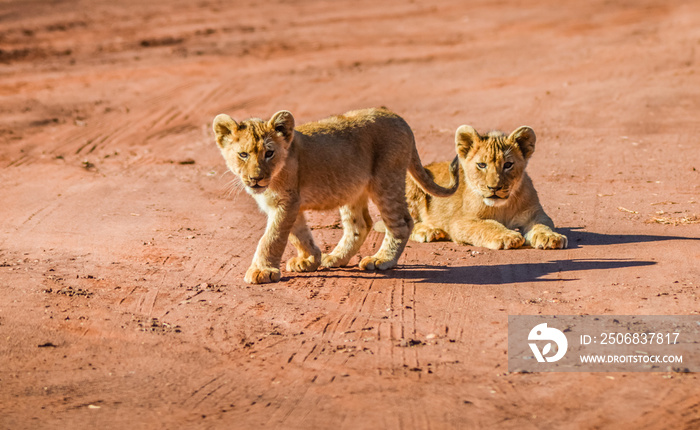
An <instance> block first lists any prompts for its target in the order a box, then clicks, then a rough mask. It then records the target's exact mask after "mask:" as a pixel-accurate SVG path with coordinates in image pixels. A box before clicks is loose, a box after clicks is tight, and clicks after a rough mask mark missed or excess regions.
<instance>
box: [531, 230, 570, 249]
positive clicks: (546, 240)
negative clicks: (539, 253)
mask: <svg viewBox="0 0 700 430" xmlns="http://www.w3.org/2000/svg"><path fill="white" fill-rule="evenodd" d="M567 244H568V240H567V238H566V236H564V235H563V234H559V233H556V232H553V231H548V232H541V233H535V234H534V235H532V239H530V245H531V246H532V247H533V248H537V249H563V248H566V246H567Z"/></svg>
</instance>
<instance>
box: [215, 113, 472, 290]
mask: <svg viewBox="0 0 700 430" xmlns="http://www.w3.org/2000/svg"><path fill="white" fill-rule="evenodd" d="M214 132H215V133H216V142H217V144H218V145H219V148H220V149H221V153H222V155H223V156H224V159H225V160H226V164H227V166H228V167H229V169H231V171H232V172H233V173H235V174H236V175H238V177H239V178H240V180H241V182H242V183H243V184H244V185H245V190H246V191H247V192H248V193H249V194H251V195H252V196H253V198H255V200H256V202H257V203H258V206H260V208H261V209H262V210H263V211H264V212H265V213H267V217H268V220H267V228H266V230H265V234H264V235H263V237H262V239H260V242H259V243H258V248H257V250H256V251H255V256H254V257H253V263H252V264H251V266H250V268H249V269H248V271H247V272H246V274H245V281H246V282H248V283H252V284H259V283H266V282H277V281H279V279H280V270H279V265H280V260H281V259H282V254H283V252H284V248H285V246H286V244H287V238H289V240H290V241H291V243H292V245H294V247H295V248H296V249H297V253H298V255H297V256H296V257H294V258H291V259H290V260H289V261H287V270H288V271H294V272H308V271H313V270H316V269H317V268H318V267H319V266H320V265H321V266H324V267H340V266H345V265H346V264H347V263H348V261H349V260H350V258H351V257H352V256H353V255H355V254H356V253H357V251H358V250H359V248H360V246H361V245H362V243H363V242H364V240H365V238H366V237H367V233H368V232H369V229H370V228H371V226H372V220H371V218H370V216H369V211H368V210H367V201H368V199H369V198H371V199H372V201H373V202H374V203H375V204H376V205H377V207H378V208H379V211H380V212H381V216H382V219H383V221H384V223H385V224H386V226H387V227H388V228H387V230H388V232H387V234H386V236H385V237H384V241H383V242H382V246H381V248H380V249H379V251H377V253H376V254H375V255H373V256H371V257H364V258H363V259H362V260H361V261H360V268H361V269H366V270H374V269H380V270H384V269H389V268H391V267H394V266H395V265H396V262H397V260H398V259H399V256H401V253H402V252H403V249H404V247H405V246H406V242H407V240H408V237H409V235H410V234H411V230H412V229H413V220H412V219H411V215H410V214H409V212H408V207H407V204H406V198H405V190H406V182H405V178H406V172H407V171H408V172H410V173H411V175H412V176H413V178H414V179H415V181H416V182H415V185H414V186H415V187H420V189H421V190H422V191H424V192H427V193H430V194H432V195H434V196H449V195H452V194H454V192H455V191H456V190H457V186H458V185H459V164H458V163H457V159H456V158H455V160H454V161H453V163H452V166H451V167H445V168H446V172H447V170H450V173H449V175H450V176H451V179H448V181H450V188H443V187H441V186H439V185H437V184H435V182H433V180H432V179H431V178H430V176H429V175H428V173H427V172H426V170H425V169H424V168H423V165H422V164H421V161H420V158H419V157H418V151H416V145H415V141H414V138H413V133H412V132H411V129H410V127H409V126H408V124H406V122H405V121H404V120H403V119H402V118H401V117H399V116H398V115H396V114H394V113H392V112H390V111H388V110H386V109H366V110H358V111H352V112H348V113H346V114H344V115H339V116H334V117H331V118H327V119H324V120H321V121H318V122H312V123H308V124H304V125H301V126H299V127H298V128H297V129H296V130H295V129H294V118H293V117H292V114H291V113H289V112H287V111H280V112H277V113H276V114H275V115H273V117H272V119H270V120H269V121H267V122H265V121H263V120H260V119H249V120H246V121H243V122H241V123H237V122H236V121H234V120H233V119H232V118H231V117H229V116H228V115H224V114H221V115H218V116H217V117H216V118H215V119H214ZM446 182H447V181H446ZM338 207H339V208H340V215H341V219H342V223H343V230H344V232H343V237H342V239H341V240H340V242H339V243H338V245H337V246H336V247H335V249H334V250H333V252H331V253H330V254H327V255H321V250H320V249H319V248H318V247H317V246H316V244H315V243H314V240H313V237H312V236H311V231H310V230H309V227H307V225H306V220H305V219H304V213H303V211H305V210H307V209H312V210H327V209H333V208H338Z"/></svg>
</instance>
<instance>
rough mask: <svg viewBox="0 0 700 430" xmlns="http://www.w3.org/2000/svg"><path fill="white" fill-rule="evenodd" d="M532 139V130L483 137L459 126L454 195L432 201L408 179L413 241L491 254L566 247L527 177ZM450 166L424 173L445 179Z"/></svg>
mask: <svg viewBox="0 0 700 430" xmlns="http://www.w3.org/2000/svg"><path fill="white" fill-rule="evenodd" d="M535 139H536V138H535V132H534V131H533V130H532V129H531V128H530V127H520V128H518V129H517V130H515V131H514V132H512V133H511V134H510V135H509V136H506V135H505V134H504V133H501V132H497V131H492V132H490V133H488V134H487V135H484V136H482V135H480V134H479V133H477V131H476V130H474V129H473V128H472V127H470V126H468V125H463V126H461V127H459V129H457V133H456V134H455V142H456V145H457V154H458V157H459V162H460V164H461V165H462V171H463V172H464V175H462V178H460V181H459V188H458V189H457V192H456V193H455V194H454V195H452V196H451V197H448V198H445V199H432V198H431V197H430V196H429V195H426V194H425V192H423V191H422V190H421V189H420V188H419V187H418V186H417V184H416V183H415V182H414V181H413V180H412V179H411V178H406V183H407V184H406V196H407V199H408V201H409V208H410V212H411V215H412V216H413V219H414V220H415V223H416V224H415V226H414V228H413V233H412V234H411V239H412V240H415V241H418V242H432V241H435V240H442V239H445V240H452V241H454V242H459V243H465V244H471V245H475V246H483V247H486V248H491V249H509V248H517V247H520V246H522V245H523V244H525V245H529V246H532V247H533V248H539V249H557V248H565V247H566V245H567V239H566V236H563V235H561V234H559V233H556V232H554V231H553V229H554V223H553V222H552V219H551V218H549V217H548V216H547V214H546V213H545V212H544V209H542V206H541V205H540V201H539V199H538V197H537V192H536V191H535V187H534V186H533V184H532V180H530V177H529V176H528V174H527V173H526V172H525V167H526V166H527V162H528V160H529V159H530V157H531V156H532V153H533V152H534V151H535ZM448 165H449V164H448V163H447V162H442V163H432V164H430V165H428V166H426V168H427V169H428V170H429V171H430V173H431V174H432V176H433V177H434V178H435V179H436V180H444V179H446V178H447V175H448ZM515 229H519V230H520V232H518V231H515Z"/></svg>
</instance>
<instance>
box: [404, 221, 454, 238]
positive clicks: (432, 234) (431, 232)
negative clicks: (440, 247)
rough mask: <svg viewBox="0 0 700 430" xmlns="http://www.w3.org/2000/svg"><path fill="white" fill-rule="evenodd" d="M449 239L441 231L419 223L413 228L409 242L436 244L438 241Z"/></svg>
mask: <svg viewBox="0 0 700 430" xmlns="http://www.w3.org/2000/svg"><path fill="white" fill-rule="evenodd" d="M449 239H450V237H449V235H448V234H447V232H445V231H444V230H442V229H439V228H435V227H432V226H429V225H427V224H423V223H422V222H419V223H418V224H416V225H415V226H414V227H413V232H411V240H413V241H415V242H437V241H438V240H449Z"/></svg>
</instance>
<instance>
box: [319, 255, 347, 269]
mask: <svg viewBox="0 0 700 430" xmlns="http://www.w3.org/2000/svg"><path fill="white" fill-rule="evenodd" d="M347 264H348V259H344V258H340V257H338V256H337V255H333V254H323V257H322V258H321V266H323V267H328V268H332V267H345V266H346V265H347Z"/></svg>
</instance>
